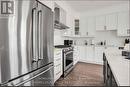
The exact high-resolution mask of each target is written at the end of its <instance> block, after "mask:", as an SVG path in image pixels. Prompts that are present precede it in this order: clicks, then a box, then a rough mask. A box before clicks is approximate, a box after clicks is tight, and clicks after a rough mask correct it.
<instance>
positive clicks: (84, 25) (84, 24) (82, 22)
mask: <svg viewBox="0 0 130 87" xmlns="http://www.w3.org/2000/svg"><path fill="white" fill-rule="evenodd" d="M80 35H81V36H87V35H88V33H87V18H81V19H80Z"/></svg>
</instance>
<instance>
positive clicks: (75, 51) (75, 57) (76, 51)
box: [74, 46, 79, 65]
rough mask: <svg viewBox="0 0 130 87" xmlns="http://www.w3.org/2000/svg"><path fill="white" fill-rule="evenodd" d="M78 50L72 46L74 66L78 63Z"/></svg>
mask: <svg viewBox="0 0 130 87" xmlns="http://www.w3.org/2000/svg"><path fill="white" fill-rule="evenodd" d="M78 51H79V49H78V47H77V46H74V65H75V64H76V63H77V62H78V60H79V52H78Z"/></svg>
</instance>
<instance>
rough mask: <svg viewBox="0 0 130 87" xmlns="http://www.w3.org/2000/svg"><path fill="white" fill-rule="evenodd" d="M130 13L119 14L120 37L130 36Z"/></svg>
mask: <svg viewBox="0 0 130 87" xmlns="http://www.w3.org/2000/svg"><path fill="white" fill-rule="evenodd" d="M129 23H130V22H129V12H120V13H118V31H117V32H118V36H130V31H129V29H130V26H129Z"/></svg>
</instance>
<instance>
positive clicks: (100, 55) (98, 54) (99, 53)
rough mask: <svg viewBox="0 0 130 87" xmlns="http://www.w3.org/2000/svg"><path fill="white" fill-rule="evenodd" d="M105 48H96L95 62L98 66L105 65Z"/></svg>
mask: <svg viewBox="0 0 130 87" xmlns="http://www.w3.org/2000/svg"><path fill="white" fill-rule="evenodd" d="M104 50H105V47H100V46H99V47H95V62H96V63H98V64H103V52H104Z"/></svg>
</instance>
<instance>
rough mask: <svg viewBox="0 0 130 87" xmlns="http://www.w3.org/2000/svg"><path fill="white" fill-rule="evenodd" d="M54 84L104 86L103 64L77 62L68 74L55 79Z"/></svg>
mask: <svg viewBox="0 0 130 87" xmlns="http://www.w3.org/2000/svg"><path fill="white" fill-rule="evenodd" d="M55 86H104V84H103V66H101V65H96V64H88V63H82V62H79V63H77V64H76V66H75V68H74V69H73V70H72V72H70V73H69V74H68V76H66V77H65V78H62V77H61V78H60V79H59V80H58V81H56V83H55Z"/></svg>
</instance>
